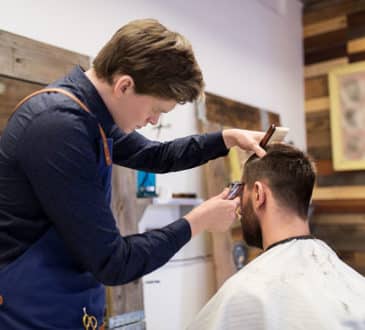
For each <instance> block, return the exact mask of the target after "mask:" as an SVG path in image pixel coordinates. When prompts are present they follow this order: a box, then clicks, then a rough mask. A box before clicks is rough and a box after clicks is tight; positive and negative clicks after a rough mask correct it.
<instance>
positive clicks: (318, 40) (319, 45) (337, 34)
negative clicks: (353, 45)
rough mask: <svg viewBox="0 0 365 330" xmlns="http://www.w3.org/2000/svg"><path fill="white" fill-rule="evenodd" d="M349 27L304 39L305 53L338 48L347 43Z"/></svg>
mask: <svg viewBox="0 0 365 330" xmlns="http://www.w3.org/2000/svg"><path fill="white" fill-rule="evenodd" d="M346 33H347V29H341V30H337V31H331V32H327V33H323V34H319V35H316V36H313V37H309V38H305V39H304V53H305V54H307V53H311V52H314V51H319V50H326V49H331V48H336V47H337V46H342V45H346V41H347V34H346Z"/></svg>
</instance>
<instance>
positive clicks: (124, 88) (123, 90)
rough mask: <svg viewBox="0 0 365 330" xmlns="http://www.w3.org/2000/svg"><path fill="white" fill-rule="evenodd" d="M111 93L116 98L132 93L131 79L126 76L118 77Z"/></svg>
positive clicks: (132, 83) (132, 81)
mask: <svg viewBox="0 0 365 330" xmlns="http://www.w3.org/2000/svg"><path fill="white" fill-rule="evenodd" d="M113 91H114V94H115V95H117V97H121V96H123V95H125V94H128V93H131V92H133V91H134V80H133V78H132V77H131V76H128V75H121V76H118V77H117V78H116V79H115V81H114V87H113Z"/></svg>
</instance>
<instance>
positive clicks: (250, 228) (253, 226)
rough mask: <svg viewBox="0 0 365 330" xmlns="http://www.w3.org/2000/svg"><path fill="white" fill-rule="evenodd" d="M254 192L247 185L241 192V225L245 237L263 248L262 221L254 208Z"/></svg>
mask: <svg viewBox="0 0 365 330" xmlns="http://www.w3.org/2000/svg"><path fill="white" fill-rule="evenodd" d="M251 194H252V192H250V191H249V190H248V189H247V187H245V188H244V189H243V192H242V194H241V215H242V216H241V219H240V221H241V227H242V233H243V238H244V240H245V241H246V243H247V244H248V245H250V246H255V247H258V248H260V249H262V233H261V228H260V223H259V219H258V217H257V215H256V214H255V211H254V209H253V204H252V198H251Z"/></svg>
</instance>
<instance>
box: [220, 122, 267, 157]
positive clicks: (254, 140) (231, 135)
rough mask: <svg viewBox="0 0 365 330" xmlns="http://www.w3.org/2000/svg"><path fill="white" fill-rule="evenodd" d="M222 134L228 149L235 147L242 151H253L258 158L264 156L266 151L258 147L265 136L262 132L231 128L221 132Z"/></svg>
mask: <svg viewBox="0 0 365 330" xmlns="http://www.w3.org/2000/svg"><path fill="white" fill-rule="evenodd" d="M222 134H223V140H224V143H225V145H226V147H227V148H228V149H229V148H232V147H235V146H237V147H239V148H241V149H243V150H247V151H253V152H254V153H256V155H257V156H259V157H260V158H261V157H263V156H265V154H266V151H265V150H264V149H262V148H261V147H260V145H259V143H260V141H261V139H262V138H263V137H264V135H265V133H264V132H258V131H249V130H245V129H237V128H232V129H225V130H223V132H222Z"/></svg>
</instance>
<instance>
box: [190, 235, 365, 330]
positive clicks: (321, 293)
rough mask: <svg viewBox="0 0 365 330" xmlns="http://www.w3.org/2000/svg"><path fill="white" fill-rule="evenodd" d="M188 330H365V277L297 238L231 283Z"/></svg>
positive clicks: (320, 245) (311, 242)
mask: <svg viewBox="0 0 365 330" xmlns="http://www.w3.org/2000/svg"><path fill="white" fill-rule="evenodd" d="M188 329H189V330H218V329H229V330H235V329H237V330H238V329H240V330H241V329H247V330H261V329H262V330H263V329H265V330H286V329H287V330H296V329H303V330H336V329H349V330H350V329H351V330H355V329H356V330H358V329H365V278H364V277H363V276H361V275H360V274H359V273H357V272H356V271H355V270H353V269H352V268H350V267H349V266H347V265H346V264H345V263H344V262H342V261H341V260H340V259H339V258H338V257H337V255H336V254H335V252H334V251H332V250H331V249H330V248H329V247H328V245H326V244H325V243H324V242H322V241H320V240H318V239H306V240H299V239H295V240H292V241H289V242H286V243H283V244H279V245H276V246H274V247H273V248H271V249H269V250H268V251H266V252H264V253H263V254H261V255H260V256H259V257H257V258H256V259H255V260H253V261H252V262H251V263H249V264H248V265H247V266H245V267H244V268H242V269H241V270H240V271H239V272H237V273H236V274H235V275H233V276H232V277H231V278H230V279H228V280H227V281H226V282H225V283H224V285H223V286H222V287H221V288H220V289H219V291H218V292H217V293H216V294H215V296H214V297H213V298H212V299H211V300H210V301H209V302H208V303H207V305H205V307H204V308H203V309H202V310H201V311H200V313H199V314H198V316H197V317H196V319H195V320H194V321H193V322H192V324H191V325H190V326H189V327H188Z"/></svg>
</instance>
